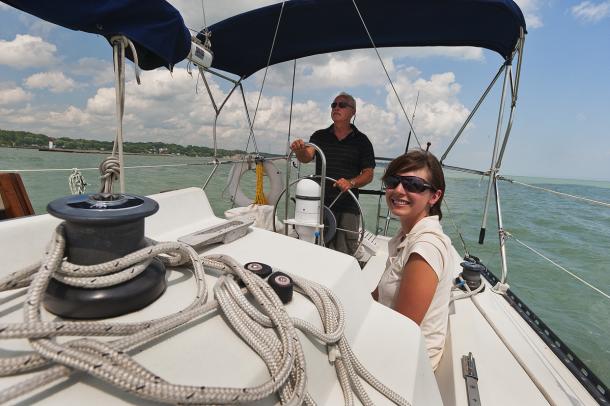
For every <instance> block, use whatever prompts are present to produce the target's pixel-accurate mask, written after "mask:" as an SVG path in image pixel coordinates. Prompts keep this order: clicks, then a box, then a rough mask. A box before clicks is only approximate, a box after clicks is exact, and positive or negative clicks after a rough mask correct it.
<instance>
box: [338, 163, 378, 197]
mask: <svg viewBox="0 0 610 406" xmlns="http://www.w3.org/2000/svg"><path fill="white" fill-rule="evenodd" d="M373 172H374V169H373V168H364V169H363V170H362V172H360V175H358V176H356V177H355V178H352V179H345V178H341V179H339V180H337V183H335V185H336V186H337V187H338V188H339V189H341V191H342V192H345V191H346V190H348V189H356V188H360V187H362V186H365V185H368V184H369V183H371V181H372V180H373Z"/></svg>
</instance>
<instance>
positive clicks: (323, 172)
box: [284, 142, 362, 245]
mask: <svg viewBox="0 0 610 406" xmlns="http://www.w3.org/2000/svg"><path fill="white" fill-rule="evenodd" d="M305 146H306V147H312V148H313V149H315V150H316V152H318V153H319V154H320V155H319V156H320V183H321V184H320V218H319V221H320V222H319V223H318V224H324V189H325V187H326V185H325V184H323V182H325V181H326V157H325V156H324V152H322V149H320V147H318V146H317V145H316V144H312V143H311V142H306V143H305ZM293 155H294V151H290V153H289V154H288V158H287V159H286V196H285V198H284V219H287V218H288V202H290V162H291V160H292V156H293ZM316 159H317V158H316ZM361 213H362V212H361ZM284 235H288V224H284ZM318 245H324V228H321V229H320V238H319V239H318Z"/></svg>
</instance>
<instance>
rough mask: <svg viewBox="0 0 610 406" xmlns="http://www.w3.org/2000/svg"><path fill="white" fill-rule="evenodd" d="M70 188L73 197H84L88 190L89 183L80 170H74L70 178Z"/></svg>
mask: <svg viewBox="0 0 610 406" xmlns="http://www.w3.org/2000/svg"><path fill="white" fill-rule="evenodd" d="M68 186H69V187H70V193H72V194H73V195H82V194H83V193H85V189H87V182H85V178H84V176H83V174H82V173H80V171H79V170H78V168H72V174H70V177H69V178H68Z"/></svg>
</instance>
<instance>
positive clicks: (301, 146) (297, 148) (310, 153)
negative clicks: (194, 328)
mask: <svg viewBox="0 0 610 406" xmlns="http://www.w3.org/2000/svg"><path fill="white" fill-rule="evenodd" d="M290 149H291V150H292V151H293V152H294V154H295V156H296V157H297V159H298V160H299V162H302V163H304V164H306V163H308V162H311V160H312V159H313V157H314V156H315V154H316V150H315V149H314V148H313V147H306V146H305V141H303V140H302V139H300V138H298V139H296V140H294V141H293V142H292V144H290Z"/></svg>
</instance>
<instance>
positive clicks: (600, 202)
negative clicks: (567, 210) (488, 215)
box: [498, 176, 610, 207]
mask: <svg viewBox="0 0 610 406" xmlns="http://www.w3.org/2000/svg"><path fill="white" fill-rule="evenodd" d="M498 179H501V180H505V181H507V182H510V183H516V184H517V185H521V186H525V187H529V188H532V189H538V190H542V191H544V192H549V193H553V194H556V195H558V196H563V197H569V198H571V199H575V200H581V201H584V202H587V203H592V204H597V205H599V206H604V207H610V203H607V202H602V201H599V200H593V199H588V198H586V197H582V196H577V195H571V194H568V193H563V192H558V191H556V190H553V189H547V188H543V187H540V186H534V185H530V184H527V183H523V182H519V181H516V180H514V179H508V178H505V177H503V176H501V177H499V178H498Z"/></svg>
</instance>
